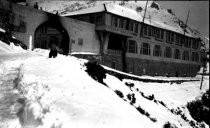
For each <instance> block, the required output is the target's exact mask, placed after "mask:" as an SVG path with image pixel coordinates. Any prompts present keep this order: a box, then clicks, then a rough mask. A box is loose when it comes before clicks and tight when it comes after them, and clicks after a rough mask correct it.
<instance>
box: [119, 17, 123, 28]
mask: <svg viewBox="0 0 210 128" xmlns="http://www.w3.org/2000/svg"><path fill="white" fill-rule="evenodd" d="M119 27H120V28H123V19H122V18H119Z"/></svg>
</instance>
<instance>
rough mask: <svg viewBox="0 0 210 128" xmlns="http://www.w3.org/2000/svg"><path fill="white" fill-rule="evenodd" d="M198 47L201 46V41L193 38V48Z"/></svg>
mask: <svg viewBox="0 0 210 128" xmlns="http://www.w3.org/2000/svg"><path fill="white" fill-rule="evenodd" d="M198 47H199V41H198V40H196V39H192V48H193V49H198Z"/></svg>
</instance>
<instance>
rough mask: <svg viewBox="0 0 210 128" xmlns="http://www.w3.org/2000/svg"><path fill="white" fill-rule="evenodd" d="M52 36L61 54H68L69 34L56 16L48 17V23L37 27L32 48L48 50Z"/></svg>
mask: <svg viewBox="0 0 210 128" xmlns="http://www.w3.org/2000/svg"><path fill="white" fill-rule="evenodd" d="M52 36H54V37H56V40H57V45H58V47H59V48H60V49H61V50H62V51H63V52H62V53H63V54H68V53H69V34H68V32H67V31H66V29H65V28H64V27H63V26H62V24H61V23H60V21H59V17H58V16H56V15H54V16H53V15H50V16H49V19H48V21H46V22H44V23H42V24H41V25H39V26H38V27H37V28H36V30H35V34H34V48H43V49H48V44H49V41H50V38H51V37H52Z"/></svg>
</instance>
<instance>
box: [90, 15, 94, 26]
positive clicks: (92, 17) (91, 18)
mask: <svg viewBox="0 0 210 128" xmlns="http://www.w3.org/2000/svg"><path fill="white" fill-rule="evenodd" d="M90 23H93V24H94V23H95V16H90Z"/></svg>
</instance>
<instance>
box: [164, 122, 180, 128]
mask: <svg viewBox="0 0 210 128" xmlns="http://www.w3.org/2000/svg"><path fill="white" fill-rule="evenodd" d="M163 128H177V127H176V126H175V125H173V124H171V123H170V122H166V123H165V124H164V125H163Z"/></svg>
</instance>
